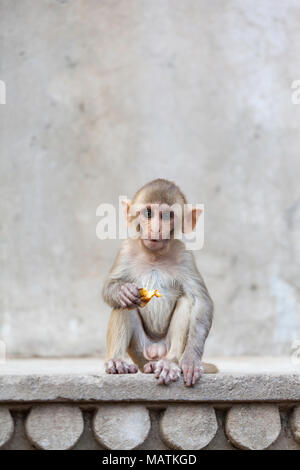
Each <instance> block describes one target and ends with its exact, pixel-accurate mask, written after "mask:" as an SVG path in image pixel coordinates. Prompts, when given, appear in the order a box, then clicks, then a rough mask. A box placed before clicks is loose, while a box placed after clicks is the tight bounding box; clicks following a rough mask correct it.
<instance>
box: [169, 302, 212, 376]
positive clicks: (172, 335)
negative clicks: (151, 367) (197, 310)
mask: <svg viewBox="0 0 300 470" xmlns="http://www.w3.org/2000/svg"><path fill="white" fill-rule="evenodd" d="M190 312H191V301H190V300H189V299H187V298H186V297H181V299H180V303H179V304H178V307H177V306H176V310H175V311H174V314H173V317H172V320H171V323H170V327H169V332H168V340H169V344H170V349H169V352H168V354H167V356H166V358H168V359H170V360H173V361H176V362H179V361H180V359H181V357H182V355H183V352H184V350H185V346H186V342H187V337H188V333H189V328H190V321H191V318H190ZM202 369H203V373H204V374H216V373H217V372H219V369H218V368H217V366H215V365H214V364H210V363H208V362H202Z"/></svg>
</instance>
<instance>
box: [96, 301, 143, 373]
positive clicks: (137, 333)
mask: <svg viewBox="0 0 300 470" xmlns="http://www.w3.org/2000/svg"><path fill="white" fill-rule="evenodd" d="M145 336H146V335H145V333H144V329H143V325H142V322H141V319H140V316H139V314H138V312H137V310H136V309H133V310H122V309H114V310H113V311H112V312H111V314H110V318H109V323H108V327H107V334H106V363H105V369H106V372H107V373H108V374H130V373H131V374H132V373H136V372H137V370H138V369H137V366H136V365H135V364H130V363H128V361H127V360H126V356H127V352H129V346H130V345H131V343H134V344H135V346H136V349H139V348H140V349H141V351H143V344H144V343H145V341H146V337H145Z"/></svg>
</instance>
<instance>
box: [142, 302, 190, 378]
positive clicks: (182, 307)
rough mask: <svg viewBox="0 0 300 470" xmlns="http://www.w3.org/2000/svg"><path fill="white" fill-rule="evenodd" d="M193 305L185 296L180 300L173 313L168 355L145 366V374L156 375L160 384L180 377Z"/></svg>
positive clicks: (169, 331)
mask: <svg viewBox="0 0 300 470" xmlns="http://www.w3.org/2000/svg"><path fill="white" fill-rule="evenodd" d="M190 310H191V303H190V301H189V299H188V298H187V297H185V296H183V297H180V299H178V301H177V304H176V307H175V310H174V312H173V315H172V318H171V321H170V325H169V330H168V332H167V336H166V339H165V344H166V348H167V351H166V354H164V357H161V359H159V360H158V361H150V362H148V363H147V364H146V365H145V366H144V372H145V373H147V374H150V373H154V374H155V377H156V378H157V379H158V383H159V384H165V385H168V384H169V383H170V382H171V381H172V382H175V381H176V380H178V378H179V377H180V373H181V371H180V368H179V365H178V364H179V360H180V358H181V356H182V353H183V351H184V348H185V344H186V340H187V335H188V331H189V321H190V319H189V315H190Z"/></svg>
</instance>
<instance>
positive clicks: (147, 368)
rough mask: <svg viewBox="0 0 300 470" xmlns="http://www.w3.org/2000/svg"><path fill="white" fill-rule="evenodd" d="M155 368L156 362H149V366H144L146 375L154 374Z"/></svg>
mask: <svg viewBox="0 0 300 470" xmlns="http://www.w3.org/2000/svg"><path fill="white" fill-rule="evenodd" d="M155 367H156V362H155V361H152V362H147V364H145V365H144V372H145V374H153V373H154V371H155Z"/></svg>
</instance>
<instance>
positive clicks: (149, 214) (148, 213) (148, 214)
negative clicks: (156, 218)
mask: <svg viewBox="0 0 300 470" xmlns="http://www.w3.org/2000/svg"><path fill="white" fill-rule="evenodd" d="M142 214H143V216H144V217H145V218H146V219H151V217H152V211H151V209H150V207H147V208H146V209H144V210H143V211H142Z"/></svg>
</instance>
